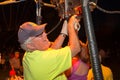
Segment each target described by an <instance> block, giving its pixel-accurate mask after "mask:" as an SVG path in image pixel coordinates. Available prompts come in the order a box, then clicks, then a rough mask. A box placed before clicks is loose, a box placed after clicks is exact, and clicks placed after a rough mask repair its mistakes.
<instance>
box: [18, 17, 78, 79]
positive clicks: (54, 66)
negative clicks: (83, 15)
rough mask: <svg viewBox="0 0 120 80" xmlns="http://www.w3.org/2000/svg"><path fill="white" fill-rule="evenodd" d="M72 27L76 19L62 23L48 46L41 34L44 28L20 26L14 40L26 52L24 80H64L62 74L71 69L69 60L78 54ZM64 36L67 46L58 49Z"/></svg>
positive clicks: (41, 26) (43, 26)
mask: <svg viewBox="0 0 120 80" xmlns="http://www.w3.org/2000/svg"><path fill="white" fill-rule="evenodd" d="M75 23H78V20H77V19H76V15H74V16H72V17H71V18H70V19H69V21H68V24H67V21H65V22H64V25H63V28H62V30H61V34H60V35H59V36H58V38H57V39H56V40H55V42H53V43H52V44H51V42H50V41H49V40H48V38H47V35H46V33H45V32H44V29H45V26H46V24H42V25H37V24H35V23H32V22H25V23H24V24H22V25H21V26H20V29H19V31H18V39H19V42H20V44H21V47H22V48H23V49H24V50H26V52H25V55H24V57H23V70H24V71H23V73H24V80H67V78H66V76H65V74H64V71H65V70H67V69H69V68H70V67H71V59H72V57H73V56H75V55H76V54H77V53H78V52H79V51H80V45H79V40H78V36H77V35H76V32H75V29H74V27H75ZM67 30H68V32H67ZM65 35H68V37H69V46H66V47H64V48H61V46H62V43H63V41H64V39H65Z"/></svg>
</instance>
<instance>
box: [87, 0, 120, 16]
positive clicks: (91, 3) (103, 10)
mask: <svg viewBox="0 0 120 80" xmlns="http://www.w3.org/2000/svg"><path fill="white" fill-rule="evenodd" d="M89 4H90V5H92V6H94V7H96V8H97V9H98V10H100V11H102V12H105V13H109V14H120V11H108V10H105V9H103V8H101V7H100V6H98V5H97V4H96V3H94V2H90V3H89Z"/></svg>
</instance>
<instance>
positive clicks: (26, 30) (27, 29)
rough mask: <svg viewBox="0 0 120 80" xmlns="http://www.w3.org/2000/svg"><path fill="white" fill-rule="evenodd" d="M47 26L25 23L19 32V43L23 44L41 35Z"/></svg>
mask: <svg viewBox="0 0 120 80" xmlns="http://www.w3.org/2000/svg"><path fill="white" fill-rule="evenodd" d="M45 26H46V24H41V25H37V24H36V23H34V22H25V23H23V24H22V25H21V26H20V28H19V30H18V41H19V42H20V43H21V44H23V43H24V42H25V40H27V39H28V38H29V37H34V36H37V35H40V34H41V33H42V32H43V31H44V29H45Z"/></svg>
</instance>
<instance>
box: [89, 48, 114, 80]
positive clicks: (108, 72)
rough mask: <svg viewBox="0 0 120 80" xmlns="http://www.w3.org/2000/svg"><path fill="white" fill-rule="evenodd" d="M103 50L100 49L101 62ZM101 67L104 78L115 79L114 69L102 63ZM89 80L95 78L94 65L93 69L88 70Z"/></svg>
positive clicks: (107, 79) (106, 79)
mask: <svg viewBox="0 0 120 80" xmlns="http://www.w3.org/2000/svg"><path fill="white" fill-rule="evenodd" d="M101 52H102V51H101V50H100V51H99V59H100V62H102V56H101V55H102V54H101ZM101 69H102V75H103V80H113V73H112V70H111V69H110V68H109V67H107V66H105V65H103V64H102V63H101ZM87 80H94V75H93V72H92V67H91V69H90V70H89V71H88V75H87Z"/></svg>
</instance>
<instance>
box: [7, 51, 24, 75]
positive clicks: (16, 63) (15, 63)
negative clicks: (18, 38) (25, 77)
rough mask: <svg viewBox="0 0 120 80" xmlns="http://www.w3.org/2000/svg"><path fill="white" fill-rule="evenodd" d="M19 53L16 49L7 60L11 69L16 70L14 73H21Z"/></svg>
mask: <svg viewBox="0 0 120 80" xmlns="http://www.w3.org/2000/svg"><path fill="white" fill-rule="evenodd" d="M19 57H20V53H19V52H18V51H16V52H15V53H14V56H13V57H12V58H10V60H9V62H10V66H11V69H12V70H14V71H15V72H16V75H21V74H22V73H21V67H22V66H21V62H20V58H19Z"/></svg>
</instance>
